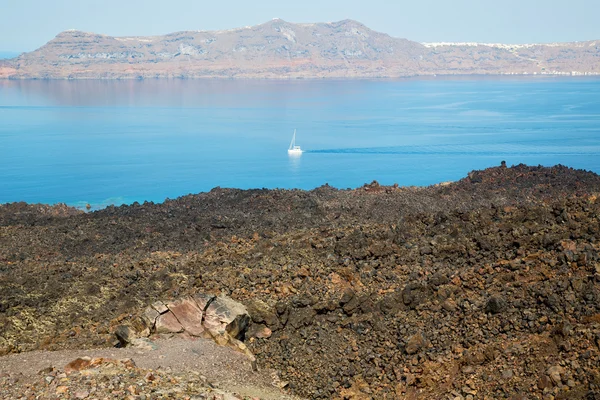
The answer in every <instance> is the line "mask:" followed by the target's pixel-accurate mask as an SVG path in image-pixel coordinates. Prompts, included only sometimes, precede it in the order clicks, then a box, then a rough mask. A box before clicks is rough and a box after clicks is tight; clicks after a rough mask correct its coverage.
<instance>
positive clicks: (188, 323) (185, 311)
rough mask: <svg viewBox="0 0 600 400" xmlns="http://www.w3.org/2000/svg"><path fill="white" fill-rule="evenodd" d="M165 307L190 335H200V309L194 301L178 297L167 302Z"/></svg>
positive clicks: (201, 328)
mask: <svg viewBox="0 0 600 400" xmlns="http://www.w3.org/2000/svg"><path fill="white" fill-rule="evenodd" d="M167 307H168V308H169V310H171V312H172V313H173V314H175V317H176V318H177V321H179V323H180V324H181V325H182V326H183V329H185V331H186V332H187V333H189V334H190V335H192V336H201V335H202V333H203V332H204V327H203V326H202V310H201V309H200V308H198V306H197V304H196V302H194V301H193V300H192V299H190V298H187V299H179V300H175V301H173V302H171V303H168V304H167Z"/></svg>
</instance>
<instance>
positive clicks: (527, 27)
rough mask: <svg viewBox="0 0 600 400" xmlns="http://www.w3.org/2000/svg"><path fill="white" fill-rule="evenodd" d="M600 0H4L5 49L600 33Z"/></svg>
mask: <svg viewBox="0 0 600 400" xmlns="http://www.w3.org/2000/svg"><path fill="white" fill-rule="evenodd" d="M598 15H600V0H569V1H564V0H544V1H541V0H502V1H498V0H411V1H404V0H366V1H365V0H360V1H359V0H301V1H290V0H255V1H248V0H229V1H228V0H211V1H206V0H169V1H165V0H101V1H98V0H0V51H14V52H22V51H31V50H34V49H36V48H38V47H40V46H42V45H43V44H44V43H46V42H47V41H49V40H51V39H52V38H53V37H54V36H56V34H58V33H59V32H62V31H65V30H67V29H78V30H82V31H86V32H95V33H103V34H107V35H112V36H132V35H160V34H165V33H170V32H175V31H182V30H218V29H230V28H236V27H242V26H249V25H257V24H260V23H263V22H266V21H268V20H270V19H273V18H281V19H284V20H286V21H289V22H330V21H339V20H343V19H347V18H349V19H354V20H357V21H359V22H362V23H363V24H365V25H367V26H368V27H369V28H371V29H373V30H376V31H380V32H384V33H388V34H389V35H391V36H394V37H402V38H407V39H410V40H415V41H418V42H441V41H445V42H487V43H549V42H567V41H583V40H594V39H600V23H598Z"/></svg>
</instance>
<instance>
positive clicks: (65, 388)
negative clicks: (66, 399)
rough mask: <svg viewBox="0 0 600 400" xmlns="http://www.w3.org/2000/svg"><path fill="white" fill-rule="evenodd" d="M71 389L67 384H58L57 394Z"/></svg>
mask: <svg viewBox="0 0 600 400" xmlns="http://www.w3.org/2000/svg"><path fill="white" fill-rule="evenodd" d="M68 391H69V388H68V387H67V386H57V387H56V391H55V393H56V394H65V393H67V392H68Z"/></svg>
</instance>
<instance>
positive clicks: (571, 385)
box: [567, 379, 577, 388]
mask: <svg viewBox="0 0 600 400" xmlns="http://www.w3.org/2000/svg"><path fill="white" fill-rule="evenodd" d="M567 386H568V387H570V388H574V387H575V386H577V384H576V383H575V381H574V380H573V379H569V380H568V381H567Z"/></svg>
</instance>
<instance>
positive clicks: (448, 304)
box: [442, 298, 458, 312]
mask: <svg viewBox="0 0 600 400" xmlns="http://www.w3.org/2000/svg"><path fill="white" fill-rule="evenodd" d="M442 308H443V309H444V310H446V311H448V312H455V311H456V310H457V309H458V305H457V304H456V301H454V300H453V299H451V298H447V299H446V300H445V301H444V302H443V303H442Z"/></svg>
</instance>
